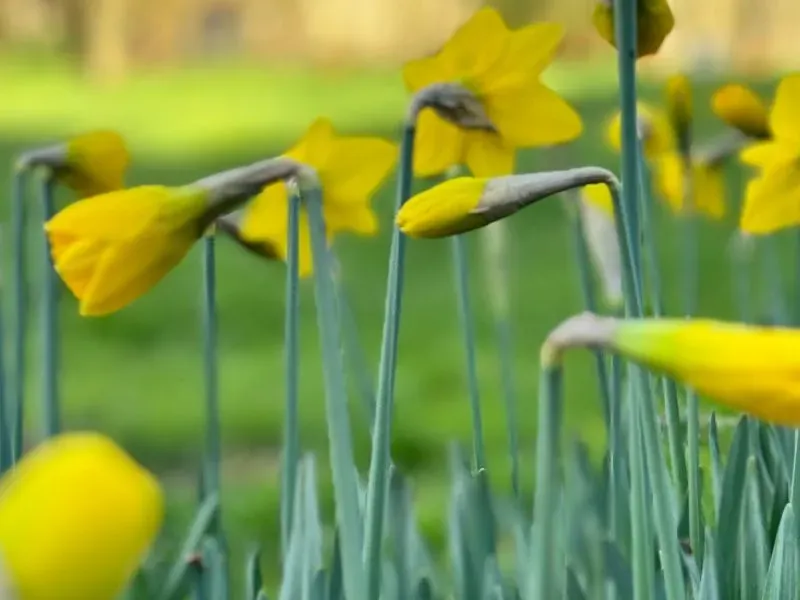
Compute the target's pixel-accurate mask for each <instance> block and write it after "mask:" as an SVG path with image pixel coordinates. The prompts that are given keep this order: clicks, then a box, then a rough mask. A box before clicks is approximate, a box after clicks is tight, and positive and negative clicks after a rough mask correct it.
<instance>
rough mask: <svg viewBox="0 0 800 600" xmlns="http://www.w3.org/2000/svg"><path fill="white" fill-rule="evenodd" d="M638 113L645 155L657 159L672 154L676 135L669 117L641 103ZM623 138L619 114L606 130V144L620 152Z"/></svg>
mask: <svg viewBox="0 0 800 600" xmlns="http://www.w3.org/2000/svg"><path fill="white" fill-rule="evenodd" d="M636 111H637V114H638V118H639V121H640V123H641V133H640V135H641V136H642V137H643V140H642V146H643V150H644V155H645V157H647V158H648V159H652V158H655V157H656V156H658V155H659V154H661V153H663V152H671V151H673V150H674V149H675V145H676V142H675V134H674V132H673V131H672V125H671V124H670V122H669V119H668V118H667V115H666V114H665V113H664V112H663V111H661V110H658V109H656V108H655V107H653V106H651V105H649V104H645V103H643V102H639V103H638V104H637V105H636ZM621 136H622V120H621V115H620V113H619V112H617V113H616V114H615V115H614V116H613V117H612V118H611V120H610V121H609V123H608V127H607V129H606V142H607V143H608V145H609V146H611V148H612V149H613V150H615V151H616V152H619V151H620V147H621Z"/></svg>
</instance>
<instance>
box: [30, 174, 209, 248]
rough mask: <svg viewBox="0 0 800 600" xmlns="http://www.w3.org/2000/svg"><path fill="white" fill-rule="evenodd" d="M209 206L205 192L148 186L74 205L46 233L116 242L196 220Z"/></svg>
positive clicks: (50, 222) (82, 201)
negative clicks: (155, 229)
mask: <svg viewBox="0 0 800 600" xmlns="http://www.w3.org/2000/svg"><path fill="white" fill-rule="evenodd" d="M206 207H207V200H206V192H205V191H203V190H201V189H195V188H188V187H184V188H168V187H164V186H156V185H145V186H140V187H135V188H130V189H127V190H119V191H116V192H109V193H106V194H101V195H99V196H93V197H91V198H87V199H85V200H80V201H78V202H75V203H74V204H70V205H69V206H67V207H66V208H64V209H63V210H61V211H59V212H58V213H57V214H56V215H55V216H54V217H53V218H52V219H50V220H49V221H48V222H47V223H46V225H45V230H46V231H47V233H48V235H50V236H53V235H59V234H63V235H69V236H74V237H87V238H92V239H97V240H108V241H114V242H116V241H120V240H124V239H127V238H134V237H137V236H139V235H141V234H142V233H143V232H147V231H151V230H152V229H153V228H162V229H163V228H170V227H174V226H177V225H180V224H182V223H186V222H189V221H193V220H196V219H198V218H199V217H201V216H202V215H203V213H204V212H205V210H206Z"/></svg>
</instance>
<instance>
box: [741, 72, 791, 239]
mask: <svg viewBox="0 0 800 600" xmlns="http://www.w3.org/2000/svg"><path fill="white" fill-rule="evenodd" d="M798 105H800V74H794V75H789V76H787V77H785V78H784V79H782V80H781V82H780V84H779V85H778V89H777V91H776V93H775V100H774V102H773V105H772V108H771V109H770V113H769V129H770V132H771V134H772V137H771V138H770V140H769V141H761V142H757V143H755V144H753V145H751V146H749V147H747V148H745V149H744V150H743V151H742V153H741V158H742V160H743V161H744V162H745V163H746V164H749V165H752V166H755V167H758V169H759V173H758V175H757V177H756V178H755V179H754V180H753V181H751V182H750V184H749V185H748V186H747V190H746V193H745V205H744V209H743V211H742V218H741V222H740V228H741V230H742V231H744V232H745V233H754V234H766V233H772V232H774V231H777V230H779V229H782V228H784V227H791V226H795V225H798V224H800V209H798V206H800V113H798V110H797V107H798Z"/></svg>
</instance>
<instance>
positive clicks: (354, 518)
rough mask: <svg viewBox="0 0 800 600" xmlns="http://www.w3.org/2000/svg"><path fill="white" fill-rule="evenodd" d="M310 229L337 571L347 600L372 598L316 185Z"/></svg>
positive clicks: (310, 196) (309, 191) (308, 193)
mask: <svg viewBox="0 0 800 600" xmlns="http://www.w3.org/2000/svg"><path fill="white" fill-rule="evenodd" d="M301 196H302V198H303V202H304V205H305V208H306V210H307V212H308V224H309V228H310V229H311V247H312V254H313V257H314V291H315V294H316V305H317V322H318V325H319V333H320V338H321V346H322V356H323V361H322V362H323V373H324V379H325V409H326V416H327V418H326V421H327V424H328V438H329V442H330V460H331V471H332V474H333V491H334V504H335V506H336V524H337V527H338V531H339V535H340V536H341V538H340V539H341V546H342V571H343V574H344V590H345V596H346V597H347V598H349V599H352V600H367V598H377V596H368V595H367V593H366V587H367V585H366V580H365V578H364V569H363V566H362V562H361V560H362V558H361V548H362V538H363V534H362V521H361V514H360V508H359V498H358V493H359V492H358V481H357V480H356V470H355V468H354V465H355V459H354V458H353V447H352V436H351V433H350V421H349V417H348V408H347V390H346V386H345V380H344V365H343V362H342V355H341V352H340V348H341V331H340V328H339V319H338V314H337V310H336V291H335V288H334V284H333V278H332V268H331V261H330V257H329V251H328V245H327V242H326V235H325V221H324V219H323V216H322V190H320V188H319V187H316V186H308V187H307V188H305V189H301Z"/></svg>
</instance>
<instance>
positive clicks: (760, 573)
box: [738, 456, 769, 598]
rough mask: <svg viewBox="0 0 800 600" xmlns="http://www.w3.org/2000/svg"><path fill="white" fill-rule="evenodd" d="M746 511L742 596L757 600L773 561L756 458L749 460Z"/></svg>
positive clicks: (741, 550) (741, 541)
mask: <svg viewBox="0 0 800 600" xmlns="http://www.w3.org/2000/svg"><path fill="white" fill-rule="evenodd" d="M746 470H747V475H746V480H747V483H746V489H745V490H744V491H745V494H744V495H745V496H746V500H745V502H746V505H745V506H746V509H745V510H744V511H743V515H742V519H743V520H742V535H741V536H740V538H739V561H740V565H741V568H740V569H739V571H738V572H739V575H740V577H741V588H740V589H741V593H742V597H743V598H755V597H756V596H757V595H758V592H759V590H761V588H762V587H763V585H764V577H765V576H766V573H767V561H768V560H769V547H768V546H767V534H766V527H765V523H764V520H763V514H764V513H763V510H762V508H761V494H760V490H759V487H760V485H759V474H758V471H759V467H758V462H757V460H756V458H755V457H754V456H751V457H750V458H748V459H747V467H746Z"/></svg>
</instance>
